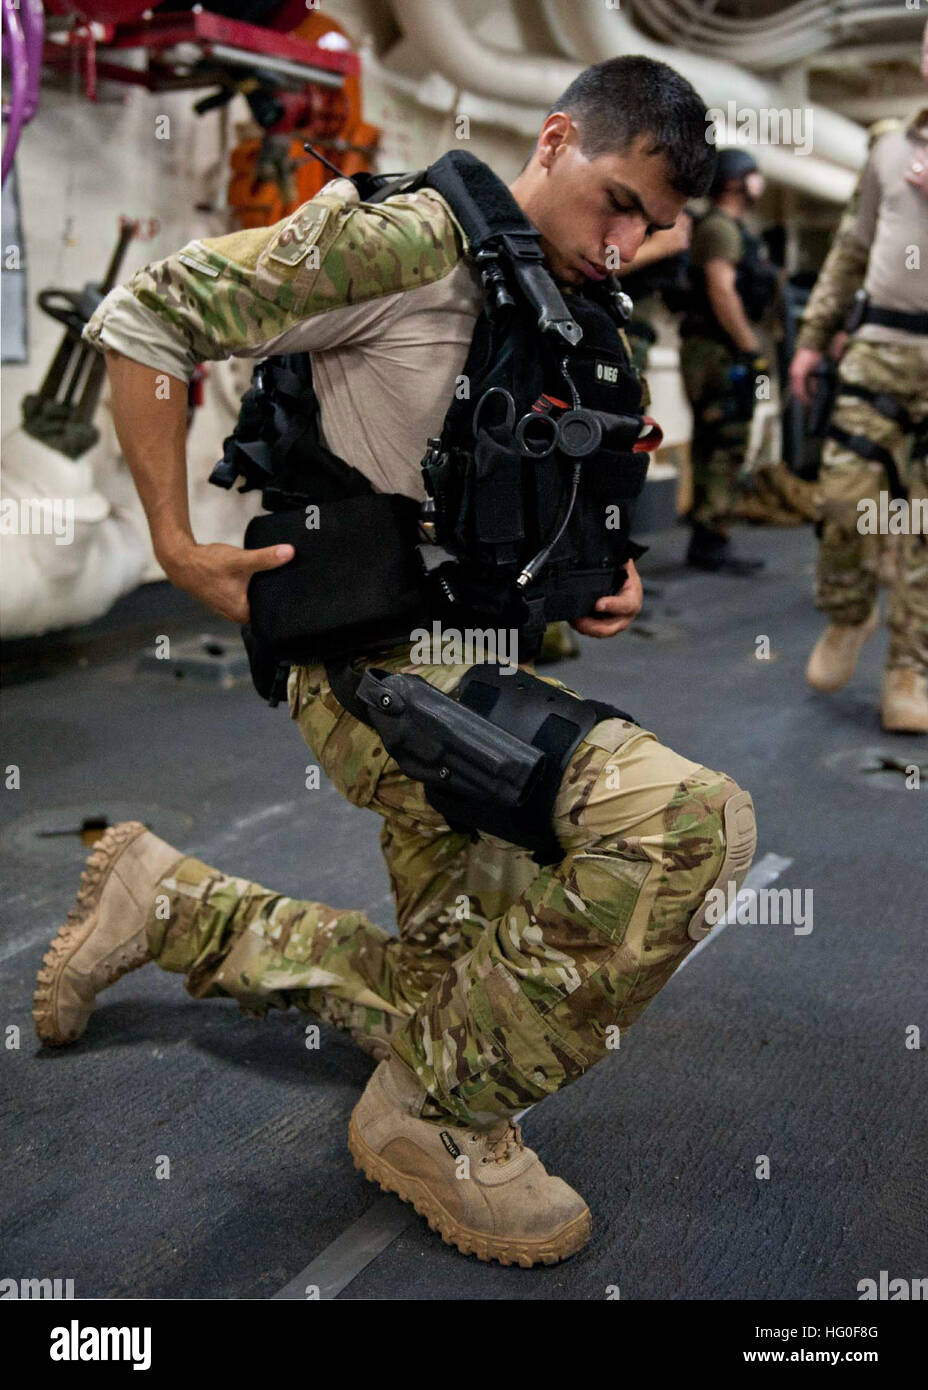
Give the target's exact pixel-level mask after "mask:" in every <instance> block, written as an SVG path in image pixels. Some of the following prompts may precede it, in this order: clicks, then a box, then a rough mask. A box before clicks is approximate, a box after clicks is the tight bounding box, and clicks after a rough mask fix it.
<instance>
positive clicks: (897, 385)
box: [816, 338, 928, 671]
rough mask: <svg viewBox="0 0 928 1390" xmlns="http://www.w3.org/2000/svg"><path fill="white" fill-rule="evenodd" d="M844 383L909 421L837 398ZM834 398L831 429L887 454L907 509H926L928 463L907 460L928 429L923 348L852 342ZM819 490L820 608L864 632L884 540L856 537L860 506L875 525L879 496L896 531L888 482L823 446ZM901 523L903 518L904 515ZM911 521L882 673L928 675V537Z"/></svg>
mask: <svg viewBox="0 0 928 1390" xmlns="http://www.w3.org/2000/svg"><path fill="white" fill-rule="evenodd" d="M842 383H843V384H849V385H852V386H860V387H864V388H866V389H868V390H870V391H873V392H876V393H878V394H885V395H886V396H889V397H890V398H891V400H892V401H894V402H895V403H896V405H898V406H902V407H903V410H904V411H905V412H907V414H908V416H909V421H908V422H906V421H905V419H904V418H903V421H902V422H901V423H900V421H899V420H897V419H896V420H894V419H891V418H890V417H889V415H887V414H886V413H885V410H884V411H881V410H880V409H878V408H877V405H876V404H874V403H872V402H870V401H868V400H864V399H861V398H860V397H857V396H853V395H850V396H842V395H841V394H840V389H841V385H842ZM838 392H839V394H838V397H837V400H836V404H835V410H834V414H833V416H832V421H831V423H832V426H837V427H838V428H839V429H840V430H842V431H844V432H845V433H846V434H848V435H850V436H852V437H853V436H862V437H863V438H864V439H866V440H869V441H870V442H871V443H872V444H876V445H878V446H879V447H881V448H882V449H886V450H888V451H889V453H890V455H891V456H892V458H893V460H894V462H895V465H896V470H897V472H898V476H899V481H900V482H901V484H902V485H903V487H904V488H905V489H906V491H907V492H908V502H909V504H911V503H912V502H914V501H916V500H922V501H924V500H925V499H928V458H926V457H925V455H924V454H922V455H921V457H920V458H915V457H913V448H912V446H913V440H914V438H915V435H916V434H917V433H918V427H919V425H920V426H921V429H922V431H923V430H924V428H925V422H926V421H928V342H926V343H925V346H924V347H921V346H918V345H916V346H910V345H909V344H907V343H906V344H903V343H889V342H868V341H864V340H861V339H859V338H857V339H854V340H852V342H851V344H850V346H849V347H848V349H847V351H846V352H845V354H844V356H843V358H842V359H841V365H840V368H839V371H838ZM907 424H908V426H909V427H907ZM819 487H820V493H821V498H822V501H821V514H820V517H819V529H820V533H821V545H820V547H819V563H818V583H817V590H816V604H817V606H818V607H819V608H821V609H823V610H824V611H825V612H826V613H827V614H828V615H829V617H830V618H831V621H832V622H834V623H862V622H863V621H864V619H865V618H866V617H867V614H868V613H869V612H870V609H871V608H872V607H873V603H874V600H875V598H876V594H877V583H878V572H879V564H880V553H881V549H882V548H883V547H884V546H885V543H886V537H885V535H881V534H880V533H879V532H877V533H868V532H867V530H866V528H865V529H864V530H863V531H862V530H861V525H863V523H864V518H865V515H866V514H865V513H864V512H862V510H861V508H860V507H859V506H858V504H859V503H861V502H863V501H864V500H865V499H870V500H871V502H872V504H873V507H872V509H871V511H870V515H875V516H876V517H877V519H878V523H879V518H880V515H881V513H880V506H879V502H880V493H881V492H882V493H883V500H884V503H886V506H885V507H884V509H883V512H882V515H883V517H884V518H886V519H887V521H888V526H889V527H890V528H893V527H895V525H896V524H897V523H896V521H895V520H894V519H891V518H890V516H889V506H888V492H889V489H890V480H889V478H888V477H887V472H886V469H885V468H884V467H883V466H882V465H881V464H880V463H876V462H873V461H872V460H870V459H867V458H864V457H862V456H861V455H860V454H859V453H857V452H856V451H855V450H854V449H853V448H852V447H849V445H848V444H846V443H839V442H837V441H836V440H834V439H826V440H825V445H824V448H823V450H822V471H821V476H820V479H819ZM897 515H899V516H901V515H902V513H901V511H900V512H898V513H897ZM908 515H909V517H910V519H911V520H912V525H911V526H910V528H909V529H908V530H906V531H901V532H900V533H899V536H898V546H899V551H898V563H897V570H896V577H895V580H894V583H893V586H892V593H891V598H890V604H889V632H890V650H889V657H888V662H887V664H888V665H889V666H890V667H898V666H910V667H914V668H915V669H916V670H918V671H928V535H926V534H925V533H924V532H919V531H918V530H917V529H916V526H917V522H916V518H917V512H915V511H912V510H911V507H910V510H909V513H908ZM885 529H886V525H885V524H884V530H885ZM890 534H892V531H891V530H890Z"/></svg>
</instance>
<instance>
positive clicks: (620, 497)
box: [210, 150, 660, 662]
mask: <svg viewBox="0 0 928 1390" xmlns="http://www.w3.org/2000/svg"><path fill="white" fill-rule="evenodd" d="M353 182H354V183H355V185H356V186H357V187H358V191H359V194H360V196H361V199H362V201H365V202H378V201H382V200H383V199H384V198H386V197H389V196H391V195H394V194H397V193H406V192H412V191H415V190H417V189H419V188H423V187H429V188H434V189H435V190H436V191H437V192H439V193H440V194H441V195H442V197H444V198H445V200H446V201H447V202H448V204H449V206H450V207H451V209H452V211H453V212H454V214H455V216H456V217H457V219H458V221H459V222H460V223H461V225H462V227H463V228H464V230H465V232H466V233H467V236H468V240H469V243H470V245H469V254H470V256H471V257H473V259H474V260H475V262H476V264H477V266H478V267H479V269H480V271H481V275H482V280H483V288H484V308H483V311H482V312H481V314H480V316H479V317H478V319H477V322H476V325H475V329H474V335H473V339H472V342H471V347H470V352H469V354H468V357H467V360H466V363H465V366H464V369H463V378H464V382H465V387H464V389H463V390H461V391H459V392H458V393H456V396H455V399H453V400H452V402H451V404H450V405H449V408H448V412H447V414H446V416H445V420H444V423H443V426H442V430H441V433H440V435H439V436H438V437H436V438H434V439H431V440H429V441H428V442H427V447H426V452H425V456H424V458H423V459H422V465H421V466H422V472H423V481H424V485H425V489H426V493H427V495H428V496H427V500H426V502H425V503H424V504H419V503H416V502H413V501H411V500H410V499H408V498H405V497H396V496H393V495H390V494H375V493H374V492H373V489H372V488H371V486H370V484H369V483H368V482H367V481H366V479H365V478H364V477H363V475H362V474H360V473H359V472H358V470H357V469H355V468H353V467H351V465H350V461H345V460H342V459H339V458H338V457H337V456H336V455H334V454H333V453H332V452H331V451H330V450H328V449H326V448H325V447H324V446H323V445H322V443H321V440H320V437H319V406H318V401H317V399H316V397H315V393H314V392H313V390H312V374H311V364H310V358H309V355H308V354H305V353H304V354H295V355H290V356H286V357H277V358H268V359H267V360H266V361H264V362H262V363H260V364H259V365H258V366H257V367H256V369H255V373H254V377H253V384H252V388H251V390H250V391H249V392H248V393H247V395H246V396H245V398H244V400H243V409H242V415H241V417H240V419H239V422H238V424H237V426H236V429H235V432H234V433H233V434H232V435H231V436H230V437H229V438H228V439H227V440H226V441H225V445H224V455H223V458H222V460H220V462H219V463H218V464H217V465H216V468H215V469H214V470H213V473H212V475H211V479H210V480H211V481H212V482H215V483H218V484H219V485H220V486H223V487H231V486H232V485H233V483H234V482H235V481H236V479H237V478H238V477H242V478H243V479H244V483H243V485H242V487H241V490H242V491H245V490H246V489H248V488H252V487H261V489H262V494H263V501H264V504H265V506H266V507H267V508H268V509H269V511H271V512H273V513H275V516H274V517H259V518H256V519H255V520H254V521H253V522H252V523H251V524H250V526H249V532H248V533H246V542H245V543H246V545H249V544H252V545H265V544H271V543H273V541H275V540H278V539H281V540H282V539H286V540H288V541H293V542H294V543H295V544H297V547H298V556H297V561H296V562H294V564H293V565H286V566H284V567H282V568H281V569H280V570H276V571H268V572H264V573H261V574H258V575H256V576H254V578H253V580H252V582H251V586H250V589H249V600H250V604H251V609H252V629H253V632H252V634H250V640H251V645H252V646H254V643H255V640H256V638H257V640H258V641H259V642H260V643H261V644H263V646H264V647H265V648H266V656H267V659H268V660H270V659H271V657H270V656H269V655H268V653H270V649H271V647H274V648H275V654H276V657H277V659H278V660H280V661H284V662H286V661H298V662H303V661H318V660H324V659H326V658H328V657H329V656H330V655H332V654H333V653H335V654H338V655H344V654H347V653H351V654H354V653H361V652H364V651H371V650H375V649H376V648H377V647H383V646H385V645H390V644H392V643H394V642H396V641H397V640H402V636H403V634H405V633H408V631H409V623H410V622H411V621H412V623H413V625H418V624H419V623H423V624H428V623H430V622H432V621H433V620H434V619H435V618H438V619H439V620H440V621H441V622H443V623H444V624H445V625H450V624H452V623H454V624H456V625H457V626H459V627H461V626H464V625H468V626H474V625H477V626H484V627H485V626H488V625H493V626H496V627H507V628H511V627H515V628H517V629H518V630H519V633H520V638H521V640H522V644H523V645H522V651H523V653H524V654H526V655H530V654H531V649H532V647H533V645H537V643H538V642H539V641H540V638H541V635H542V633H543V630H544V626H545V624H546V623H548V622H551V621H554V620H558V619H572V618H577V617H579V616H582V615H584V614H588V613H590V612H591V611H592V610H593V607H594V604H595V602H596V600H597V599H598V598H600V597H602V596H603V595H605V594H609V593H615V592H616V591H617V590H618V588H620V587H621V584H622V583H623V582H624V578H625V573H624V568H623V567H624V565H625V562H626V561H627V560H628V559H629V558H630V557H632V556H634V555H637V554H639V553H641V548H640V547H638V546H636V545H635V543H634V542H633V541H632V540H631V538H630V534H629V533H630V528H631V525H632V520H633V516H632V509H633V504H634V500H635V498H636V497H637V496H638V494H639V493H640V491H641V489H642V487H643V485H644V480H645V474H646V472H647V463H648V458H647V455H648V452H650V451H651V450H652V449H653V448H655V447H656V446H657V444H658V443H659V442H660V431H659V429H658V428H657V426H656V425H655V424H654V422H653V421H651V420H649V419H648V418H647V417H645V416H643V415H642V414H641V400H642V388H641V383H640V380H639V378H638V376H637V373H636V372H635V370H634V368H633V367H632V365H631V361H630V358H629V354H628V351H627V347H626V343H625V340H624V335H622V334H620V332H619V325H620V324H621V323H622V322H623V321H624V319H626V318H627V317H628V315H629V314H630V311H631V303H630V301H629V300H628V298H627V296H625V295H623V294H622V293H621V292H620V291H619V289H618V282H617V281H613V280H612V279H611V278H610V280H609V281H607V282H603V283H602V284H595V283H594V282H592V281H590V282H587V286H586V288H585V289H584V291H583V292H577V293H572V292H569V291H568V292H566V293H565V294H563V295H562V293H561V291H560V290H559V288H558V286H557V285H556V284H555V282H554V280H553V279H552V278H551V276H550V274H549V273H548V271H547V269H546V268H545V266H544V263H543V253H542V251H541V247H540V244H539V242H540V234H539V232H538V231H537V229H536V228H535V227H533V226H532V224H531V223H530V222H529V221H528V220H527V219H526V218H525V216H524V214H523V213H522V211H521V209H520V208H519V206H518V204H517V203H516V202H515V200H514V198H513V197H512V194H511V193H510V192H509V190H508V188H507V187H506V186H505V184H503V183H502V182H501V180H500V179H499V178H498V177H497V176H496V175H495V174H494V173H493V172H492V170H490V169H489V168H488V166H487V165H485V164H483V163H482V161H480V160H478V159H476V158H475V157H474V156H473V155H471V154H469V153H466V152H464V151H460V150H455V151H452V152H450V153H449V154H446V155H444V156H443V157H442V158H441V159H439V160H438V161H437V162H436V163H435V164H433V165H431V166H430V167H429V168H428V169H426V170H425V171H423V172H420V173H418V174H413V175H403V176H399V177H397V176H387V175H379V176H376V175H369V174H360V175H357V176H355V178H354V180H353ZM423 444H426V441H423ZM312 504H317V505H319V506H320V507H322V508H326V507H327V508H329V512H328V515H329V518H330V522H331V524H329V525H328V526H325V525H324V526H321V527H320V528H319V531H318V534H317V535H316V536H313V534H312V532H309V533H307V534H305V535H304V534H303V532H304V531H305V528H304V527H303V526H302V525H301V522H300V517H301V515H302V511H303V510H304V509H305V508H306V507H307V506H309V505H312ZM339 508H341V509H342V515H343V516H348V515H349V514H350V517H351V519H352V525H353V526H354V528H355V531H356V532H358V534H357V535H356V545H355V548H354V550H353V552H352V553H351V554H350V556H349V557H348V561H347V563H346V558H345V546H344V538H345V534H346V533H345V532H344V531H341V532H339V522H340V520H341V519H342V518H341V516H340V514H339ZM359 528H361V529H363V530H364V534H361V533H360V531H359ZM327 532H328V535H329V537H334V536H335V535H336V534H339V535H340V539H341V542H342V544H341V552H340V554H336V553H335V552H334V551H333V550H331V549H330V550H329V551H326V549H325V545H326V533H327ZM385 538H386V539H385ZM385 554H386V555H387V556H388V559H387V560H384V562H383V563H384V564H386V565H389V566H390V567H391V568H389V572H388V573H379V572H378V565H379V564H380V557H381V556H382V555H385ZM359 561H363V564H360V563H359ZM407 562H408V564H407ZM294 569H296V570H297V571H299V570H301V569H302V572H303V576H304V581H305V583H304V587H303V588H302V589H298V588H297V587H295V580H294V577H293V574H292V573H291V572H292V571H293V570H294ZM362 571H363V572H362ZM288 584H289V586H290V587H289V588H288V587H287V586H288ZM378 605H380V607H378ZM381 608H382V610H383V611H381ZM285 611H286V614H287V615H288V616H286V617H285V618H282V617H281V613H283V612H285ZM301 625H302V626H301ZM284 627H285V628H286V630H285V631H284V630H283V629H284ZM304 629H305V630H304ZM248 641H249V634H246V642H248ZM250 649H251V648H250Z"/></svg>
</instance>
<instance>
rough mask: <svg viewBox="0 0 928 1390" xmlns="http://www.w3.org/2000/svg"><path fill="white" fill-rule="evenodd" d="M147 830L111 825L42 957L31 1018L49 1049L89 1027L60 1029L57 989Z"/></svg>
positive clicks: (126, 824)
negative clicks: (121, 863) (109, 885)
mask: <svg viewBox="0 0 928 1390" xmlns="http://www.w3.org/2000/svg"><path fill="white" fill-rule="evenodd" d="M147 829H148V827H147V826H145V825H142V824H141V822H140V821H123V822H122V823H121V824H119V825H111V826H109V828H108V829H107V830H106V831H105V832H104V833H103V834H102V835H101V836H100V838H99V840H98V841H97V842H96V844H95V845H94V847H93V850H92V852H91V854H90V856H89V858H88V860H87V867H86V868H85V869H84V871H83V872H82V874H81V886H80V888H79V889H78V893H77V900H76V902H75V904H74V906H73V907H72V908H71V910H70V912H69V913H68V916H67V921H66V922H65V924H64V926H63V927H61V929H60V930H59V932H58V934H57V936H56V937H55V938H54V940H53V941H52V943H51V945H50V947H49V949H48V950H47V951H46V953H45V955H44V956H43V957H42V968H41V970H40V971H39V974H38V981H37V983H38V988H37V989H36V991H35V994H34V995H33V1004H34V1006H35V1007H34V1008H33V1010H32V1017H33V1020H34V1022H35V1030H36V1032H37V1033H38V1035H39V1038H40V1039H41V1041H42V1042H43V1043H46V1044H47V1045H48V1046H50V1047H63V1046H64V1045H65V1044H67V1043H72V1042H76V1041H77V1039H78V1038H79V1037H80V1036H81V1034H82V1033H83V1031H84V1028H85V1027H86V1026H87V1025H86V1021H85V1023H84V1025H83V1026H82V1027H80V1028H78V1029H77V1030H73V1029H72V1030H71V1031H70V1032H65V1031H64V1030H63V1029H61V1028H60V1027H59V1026H58V1023H57V1014H58V988H59V985H60V983H61V979H62V977H63V975H64V971H65V968H66V966H67V964H68V962H69V961H70V959H71V957H72V956H73V955H74V953H75V952H76V951H77V950H78V949H79V948H80V947H81V946H83V944H84V942H85V941H86V940H87V938H88V936H89V935H90V933H91V932H92V931H93V929H94V927H95V926H96V924H97V909H98V908H99V905H100V897H101V895H102V893H103V889H104V888H105V887H106V882H107V879H108V878H109V876H110V873H111V872H112V869H113V865H114V864H115V863H116V860H117V859H118V858H119V856H120V855H121V854H122V851H123V850H124V849H125V848H126V846H127V845H129V844H131V843H132V841H133V840H137V839H138V837H139V835H143V834H144V833H145V831H146V830H147ZM144 964H145V961H139V962H138V965H131V966H129V968H128V969H127V970H126V972H125V973H126V974H127V975H128V974H129V973H130V972H131V971H132V970H138V968H139V966H141V965H144ZM88 1017H89V1015H88Z"/></svg>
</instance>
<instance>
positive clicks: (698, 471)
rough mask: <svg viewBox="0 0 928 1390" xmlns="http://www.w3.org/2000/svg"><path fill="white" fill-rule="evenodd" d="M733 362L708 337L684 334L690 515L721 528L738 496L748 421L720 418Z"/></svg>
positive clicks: (682, 356) (682, 352)
mask: <svg viewBox="0 0 928 1390" xmlns="http://www.w3.org/2000/svg"><path fill="white" fill-rule="evenodd" d="M734 364H735V357H734V354H733V353H732V351H731V350H730V349H729V348H728V347H726V346H725V344H724V343H720V342H715V341H714V340H713V339H711V338H685V339H684V340H683V342H682V343H681V345H680V369H681V371H682V373H683V384H684V386H685V387H686V394H687V396H688V397H689V402H690V405H691V406H692V408H693V439H692V443H691V445H690V458H691V460H692V465H693V510H692V514H691V519H692V520H693V521H694V522H695V523H696V524H697V525H700V526H707V527H708V528H709V529H710V530H712V531H719V532H722V533H724V532H726V531H727V527H728V524H729V522H731V521H732V520H733V518H734V514H735V511H736V509H737V504H738V500H739V495H740V489H739V485H738V476H739V474H740V473H741V470H742V468H743V467H744V460H745V456H746V455H747V451H748V439H749V437H750V433H751V422H750V420H726V419H724V418H723V413H724V402H725V396H726V381H727V377H728V373H729V371H730V369H731V368H732V367H733V366H734Z"/></svg>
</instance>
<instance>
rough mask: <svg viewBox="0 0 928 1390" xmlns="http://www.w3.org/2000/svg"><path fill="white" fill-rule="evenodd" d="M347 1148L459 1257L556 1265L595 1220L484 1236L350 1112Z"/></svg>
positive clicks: (373, 1179) (356, 1163)
mask: <svg viewBox="0 0 928 1390" xmlns="http://www.w3.org/2000/svg"><path fill="white" fill-rule="evenodd" d="M348 1147H349V1149H350V1150H351V1154H352V1157H353V1158H354V1166H355V1167H356V1168H358V1169H360V1171H361V1172H362V1173H363V1174H364V1176H365V1177H366V1178H367V1180H368V1181H369V1182H373V1183H377V1184H378V1186H379V1187H380V1188H381V1189H382V1190H383V1191H384V1192H393V1193H395V1194H396V1196H397V1197H399V1198H400V1200H401V1201H403V1202H407V1203H408V1204H409V1205H410V1206H411V1207H414V1208H415V1210H416V1211H417V1212H418V1213H419V1215H420V1216H424V1217H425V1219H426V1221H427V1222H428V1223H429V1227H430V1228H431V1230H433V1231H435V1232H436V1233H437V1234H438V1235H440V1236H441V1238H442V1240H443V1241H444V1242H445V1244H446V1245H454V1246H457V1248H458V1250H460V1252H461V1254H462V1255H476V1256H477V1259H478V1260H483V1261H484V1263H487V1262H489V1261H490V1260H498V1261H499V1263H500V1264H502V1265H513V1264H518V1265H521V1266H522V1268H523V1269H531V1267H532V1265H536V1264H545V1265H554V1264H557V1263H558V1261H559V1260H566V1259H567V1258H568V1256H570V1255H574V1254H576V1252H577V1251H578V1250H582V1249H583V1247H584V1245H586V1243H587V1241H588V1240H589V1238H590V1235H591V1233H592V1229H593V1218H592V1217H591V1215H590V1213H589V1211H584V1212H581V1214H580V1215H579V1216H577V1217H575V1218H574V1220H573V1221H571V1222H569V1223H568V1224H567V1225H566V1226H562V1227H561V1229H560V1230H559V1231H558V1232H557V1233H556V1234H555V1235H553V1236H544V1237H539V1239H537V1240H531V1239H525V1238H523V1239H522V1240H506V1239H505V1238H504V1237H502V1236H490V1235H487V1234H486V1232H485V1231H474V1230H471V1228H470V1227H469V1226H464V1225H462V1224H461V1222H460V1221H456V1220H455V1218H454V1217H453V1216H452V1215H451V1213H450V1212H448V1211H446V1210H445V1208H444V1207H443V1206H442V1205H441V1203H440V1202H439V1201H438V1200H437V1199H436V1198H435V1196H434V1195H433V1194H432V1192H431V1191H430V1190H429V1188H428V1187H427V1186H426V1184H425V1183H424V1182H423V1181H422V1180H421V1179H420V1178H413V1177H410V1175H409V1174H408V1173H401V1172H400V1171H399V1169H398V1168H394V1167H393V1165H392V1164H391V1163H388V1162H387V1160H386V1159H384V1158H382V1157H381V1156H380V1155H379V1154H376V1153H374V1151H373V1149H372V1148H370V1147H369V1145H367V1144H366V1143H365V1142H364V1140H363V1139H362V1138H361V1136H360V1134H359V1133H358V1129H357V1126H356V1124H355V1121H354V1116H352V1118H351V1122H350V1124H349V1126H348Z"/></svg>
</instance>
